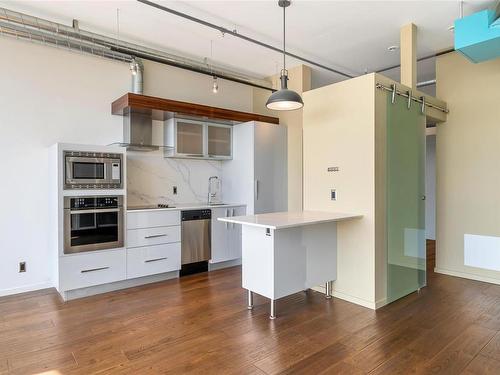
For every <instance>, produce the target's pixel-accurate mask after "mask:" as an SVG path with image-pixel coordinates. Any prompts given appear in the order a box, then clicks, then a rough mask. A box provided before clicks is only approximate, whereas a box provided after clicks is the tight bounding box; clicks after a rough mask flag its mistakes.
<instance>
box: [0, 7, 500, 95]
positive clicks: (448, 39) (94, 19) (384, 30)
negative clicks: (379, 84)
mask: <svg viewBox="0 0 500 375" xmlns="http://www.w3.org/2000/svg"><path fill="white" fill-rule="evenodd" d="M153 1H155V2H157V3H160V4H162V5H164V6H167V7H170V8H173V9H175V10H178V11H181V12H185V13H188V14H190V15H192V16H195V17H198V18H201V19H204V20H206V21H209V22H212V23H215V24H218V25H220V26H224V27H226V28H228V29H236V30H237V31H238V32H239V33H240V34H244V35H247V36H250V37H253V38H256V39H259V40H261V41H263V42H266V43H269V44H272V45H275V46H277V47H280V46H281V43H282V42H281V38H282V35H281V34H282V10H281V8H279V7H278V5H277V1H159V0H153ZM494 2H495V1H494V0H489V1H482V0H481V1H480V0H477V1H466V2H465V3H464V12H465V15H467V14H471V13H474V12H476V11H478V10H482V9H485V8H487V7H489V6H492V5H493V3H494ZM0 7H5V8H8V9H11V10H17V11H21V12H25V13H29V14H31V15H36V16H39V17H42V18H47V19H50V20H53V21H56V22H61V23H65V24H68V25H70V24H71V21H72V19H78V20H79V22H80V28H82V29H84V30H88V31H93V32H97V33H102V34H106V35H109V36H116V35H117V9H119V35H120V38H122V39H126V40H129V41H131V42H137V43H140V44H143V45H146V46H149V47H153V48H158V49H162V50H166V51H170V52H174V53H178V54H180V55H184V56H190V57H195V58H197V59H199V60H202V59H203V58H204V57H208V58H210V41H213V61H214V63H215V64H217V63H218V64H220V65H225V66H229V67H231V68H233V69H234V70H237V71H241V72H245V73H247V74H251V75H253V76H256V77H266V76H269V75H272V74H276V73H277V72H278V71H279V69H281V61H282V58H281V56H280V55H279V54H278V53H276V52H273V51H270V50H267V49H265V48H263V47H259V46H256V45H254V44H251V43H248V42H245V41H243V40H240V39H238V38H234V37H232V36H230V35H226V36H222V35H221V33H220V32H218V31H215V30H212V29H209V28H207V27H205V26H202V25H199V24H196V23H194V22H191V21H188V20H185V19H183V18H180V17H177V16H174V15H171V14H169V13H166V12H163V11H161V10H158V9H155V8H152V7H149V6H147V5H144V4H142V3H139V2H136V1H109V0H108V1H0ZM458 16H459V1H456V0H453V1H437V0H427V1H425V0H421V1H314V0H310V1H300V0H295V1H293V2H292V5H291V6H290V7H289V8H287V49H289V50H290V51H291V52H294V53H296V54H298V55H302V56H304V57H307V58H309V59H311V60H314V61H317V62H320V63H322V64H325V65H328V66H331V67H333V68H337V69H340V70H342V71H345V72H348V73H351V74H353V75H359V74H363V73H364V72H365V71H368V72H372V71H376V70H379V69H382V68H385V67H389V66H393V65H397V64H398V63H399V52H393V53H391V52H388V51H387V47H388V46H391V45H398V44H399V29H400V27H401V26H402V25H404V24H407V23H409V22H413V23H415V24H416V25H417V26H418V56H419V57H423V56H427V55H431V54H433V53H435V52H437V51H440V50H444V49H447V48H450V47H452V46H453V33H452V32H451V31H449V30H448V27H449V26H450V25H452V24H453V21H454V19H456V18H458ZM298 63H299V62H298V61H294V60H293V59H289V61H288V64H289V66H293V65H297V64H298ZM421 65H422V66H420V67H419V68H420V69H419V81H420V80H428V79H431V78H433V76H434V65H433V64H432V61H431V62H430V63H426V64H421ZM394 74H396V75H397V72H395V71H394V72H389V73H388V75H394ZM338 79H339V77H338V76H336V75H335V74H332V73H330V72H327V71H324V70H323V71H322V70H321V69H316V68H314V76H313V86H315V87H317V86H320V85H322V84H325V83H329V82H333V81H336V80H338Z"/></svg>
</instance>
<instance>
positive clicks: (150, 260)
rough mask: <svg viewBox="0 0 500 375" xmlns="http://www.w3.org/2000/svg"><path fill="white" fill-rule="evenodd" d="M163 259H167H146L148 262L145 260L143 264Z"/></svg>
mask: <svg viewBox="0 0 500 375" xmlns="http://www.w3.org/2000/svg"><path fill="white" fill-rule="evenodd" d="M165 259H168V257H163V258H156V259H148V260H145V261H144V263H151V262H158V261H160V260H165Z"/></svg>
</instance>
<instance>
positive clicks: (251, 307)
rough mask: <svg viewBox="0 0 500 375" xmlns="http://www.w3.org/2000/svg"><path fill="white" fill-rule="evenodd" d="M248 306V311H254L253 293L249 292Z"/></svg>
mask: <svg viewBox="0 0 500 375" xmlns="http://www.w3.org/2000/svg"><path fill="white" fill-rule="evenodd" d="M247 297H248V305H247V309H248V310H252V309H253V293H252V292H251V291H250V290H248V296H247Z"/></svg>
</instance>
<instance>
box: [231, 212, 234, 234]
mask: <svg viewBox="0 0 500 375" xmlns="http://www.w3.org/2000/svg"><path fill="white" fill-rule="evenodd" d="M231 216H234V208H231ZM231 229H234V223H231Z"/></svg>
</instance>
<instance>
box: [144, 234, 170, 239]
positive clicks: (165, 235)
mask: <svg viewBox="0 0 500 375" xmlns="http://www.w3.org/2000/svg"><path fill="white" fill-rule="evenodd" d="M167 236H168V234H152V235H151V236H145V237H144V238H148V239H149V238H158V237H167Z"/></svg>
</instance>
